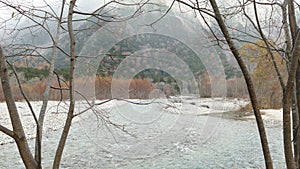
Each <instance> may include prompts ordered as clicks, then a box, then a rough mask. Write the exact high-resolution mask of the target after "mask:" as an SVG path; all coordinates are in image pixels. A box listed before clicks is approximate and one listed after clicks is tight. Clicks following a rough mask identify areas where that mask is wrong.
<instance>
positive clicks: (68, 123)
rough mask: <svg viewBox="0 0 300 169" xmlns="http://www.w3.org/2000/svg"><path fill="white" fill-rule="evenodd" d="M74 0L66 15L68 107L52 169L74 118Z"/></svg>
mask: <svg viewBox="0 0 300 169" xmlns="http://www.w3.org/2000/svg"><path fill="white" fill-rule="evenodd" d="M75 3H76V0H71V1H70V5H69V13H68V32H69V38H70V63H71V64H70V106H69V110H68V115H67V119H66V122H65V126H64V129H63V132H62V135H61V138H60V140H59V144H58V147H57V150H56V154H55V159H54V162H53V169H58V168H59V165H60V161H61V158H62V154H63V150H64V147H65V144H66V141H67V137H68V134H69V132H70V128H71V124H72V119H73V117H74V108H75V97H74V96H75V95H74V93H75V90H74V72H75V59H76V56H75V43H76V41H75V35H74V31H73V12H74V11H73V10H74V7H75Z"/></svg>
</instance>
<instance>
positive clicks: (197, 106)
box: [0, 97, 284, 169]
mask: <svg viewBox="0 0 300 169" xmlns="http://www.w3.org/2000/svg"><path fill="white" fill-rule="evenodd" d="M130 101H133V102H136V103H147V102H149V100H130ZM99 102H101V101H96V103H99ZM57 103H58V102H50V107H49V108H50V109H49V110H48V111H47V116H46V123H45V137H44V142H43V145H44V149H43V157H44V158H43V159H44V168H50V166H51V161H52V160H53V156H54V152H55V148H56V146H57V140H58V138H59V135H60V132H61V128H62V126H63V122H64V121H63V119H64V118H65V116H66V112H67V109H66V105H64V103H61V105H60V106H57ZM246 104H247V101H245V100H239V99H226V100H225V99H221V98H213V99H211V98H207V99H199V98H191V97H189V98H171V99H170V100H163V99H158V100H154V101H153V103H152V104H150V105H147V104H146V105H144V104H131V103H128V102H126V101H121V100H114V101H111V102H108V103H106V104H104V105H101V106H100V107H97V108H96V109H95V110H96V112H93V113H92V112H88V113H85V114H83V116H78V117H76V118H75V121H74V123H73V125H72V129H71V133H70V136H69V139H68V142H67V146H66V149H65V152H64V157H63V162H62V166H61V168H72V169H73V168H128V169H129V168H263V167H264V162H263V155H262V152H261V148H260V144H259V138H258V133H257V128H256V124H255V121H254V120H252V119H249V120H233V119H224V118H221V117H213V116H206V115H205V116H202V115H204V114H209V113H222V112H228V111H234V110H238V109H239V108H240V107H241V106H244V105H246ZM33 105H34V109H35V110H37V111H38V110H39V107H40V106H41V102H34V103H33ZM5 107H6V106H5V105H4V103H0V108H1V109H0V111H1V112H0V123H1V124H5V125H7V126H9V119H8V115H7V113H5V112H4V111H5V109H6V108H5ZM85 107H86V105H85V104H79V105H78V107H77V108H76V110H77V112H79V111H80V110H83V109H84V108H85ZM18 108H19V110H21V111H20V113H21V114H22V120H23V123H24V125H25V126H26V127H25V128H26V131H27V133H28V136H32V137H33V135H34V131H35V129H34V123H33V119H32V117H31V116H30V111H29V109H28V108H27V107H26V104H25V103H18ZM271 112H272V113H273V112H274V111H271ZM99 113H105V116H108V117H109V119H110V120H111V122H113V123H115V124H119V125H122V126H124V130H126V132H127V133H126V132H123V131H121V130H120V129H117V128H115V127H114V126H110V125H107V124H105V123H104V122H103V121H102V120H101V116H99ZM272 113H268V112H267V113H266V115H267V114H272ZM96 115H97V116H96ZM276 116H277V114H276ZM265 117H267V116H265ZM270 118H273V117H270ZM277 120H280V119H277ZM278 124H280V123H276V124H273V123H272V124H268V125H267V132H268V135H269V140H270V148H271V152H272V155H273V158H274V163H275V166H276V168H282V167H284V164H283V163H284V160H283V151H282V134H281V133H282V131H281V128H280V126H278ZM1 141H2V144H3V145H0V149H1V153H0V168H24V167H23V165H22V162H21V160H20V158H19V156H18V153H17V149H16V146H15V144H4V143H7V142H10V141H11V140H10V139H9V138H8V137H7V136H5V135H4V134H2V133H1V134H0V142H1ZM30 144H31V145H33V141H30Z"/></svg>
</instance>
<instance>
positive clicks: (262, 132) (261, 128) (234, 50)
mask: <svg viewBox="0 0 300 169" xmlns="http://www.w3.org/2000/svg"><path fill="white" fill-rule="evenodd" d="M210 3H211V6H212V8H213V10H214V14H215V19H216V20H217V22H218V25H219V27H220V29H221V31H222V33H223V35H224V37H225V39H226V42H227V44H228V46H229V47H230V50H231V52H232V53H233V55H234V57H235V59H236V60H237V62H238V64H239V66H240V68H241V70H242V73H243V75H244V78H245V81H246V84H247V88H248V92H249V96H250V100H251V103H252V107H253V111H254V115H255V118H256V123H257V127H258V131H259V135H260V140H261V144H262V149H263V153H264V158H265V164H266V168H268V169H272V168H273V163H272V158H271V155H270V150H269V146H268V140H267V135H266V131H265V127H264V123H263V120H262V117H261V114H260V111H259V108H258V101H257V97H256V93H255V90H254V85H253V82H252V79H251V77H250V74H249V72H248V70H247V68H246V65H245V63H244V61H243V60H242V58H241V57H240V54H239V52H238V50H237V48H236V47H235V45H234V42H233V41H232V39H231V37H230V35H229V32H228V30H227V27H226V25H225V23H224V21H223V18H222V16H221V13H220V11H219V8H218V5H217V3H216V1H215V0H210Z"/></svg>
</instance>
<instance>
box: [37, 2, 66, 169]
mask: <svg viewBox="0 0 300 169" xmlns="http://www.w3.org/2000/svg"><path fill="white" fill-rule="evenodd" d="M64 6H65V0H63V1H62V7H61V13H60V17H59V20H58V23H57V29H56V36H55V39H54V41H53V48H52V58H51V63H50V70H49V76H48V78H47V83H46V89H45V92H44V94H43V105H42V108H41V110H40V114H39V119H38V126H37V131H36V140H35V141H36V142H35V159H36V161H37V163H38V165H39V167H40V168H41V167H42V166H41V165H42V138H43V137H42V135H43V126H44V119H45V114H46V108H47V105H48V100H49V95H50V87H51V83H52V79H53V72H54V68H55V60H56V56H57V43H58V41H59V37H60V26H61V22H62V17H63V11H64Z"/></svg>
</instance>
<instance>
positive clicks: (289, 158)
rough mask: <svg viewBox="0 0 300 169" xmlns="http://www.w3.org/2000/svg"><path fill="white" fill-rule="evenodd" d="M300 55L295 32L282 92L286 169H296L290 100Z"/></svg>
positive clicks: (299, 46)
mask: <svg viewBox="0 0 300 169" xmlns="http://www.w3.org/2000/svg"><path fill="white" fill-rule="evenodd" d="M299 55H300V31H299V29H298V30H297V33H296V38H295V45H294V50H293V52H292V60H291V66H290V70H289V74H288V75H289V76H288V81H287V84H286V87H285V90H284V92H283V99H282V108H283V142H284V153H285V161H286V165H287V168H288V169H296V163H295V161H294V156H293V146H292V139H291V138H292V135H291V98H292V94H293V88H294V85H295V77H296V71H297V66H298V59H299Z"/></svg>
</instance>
